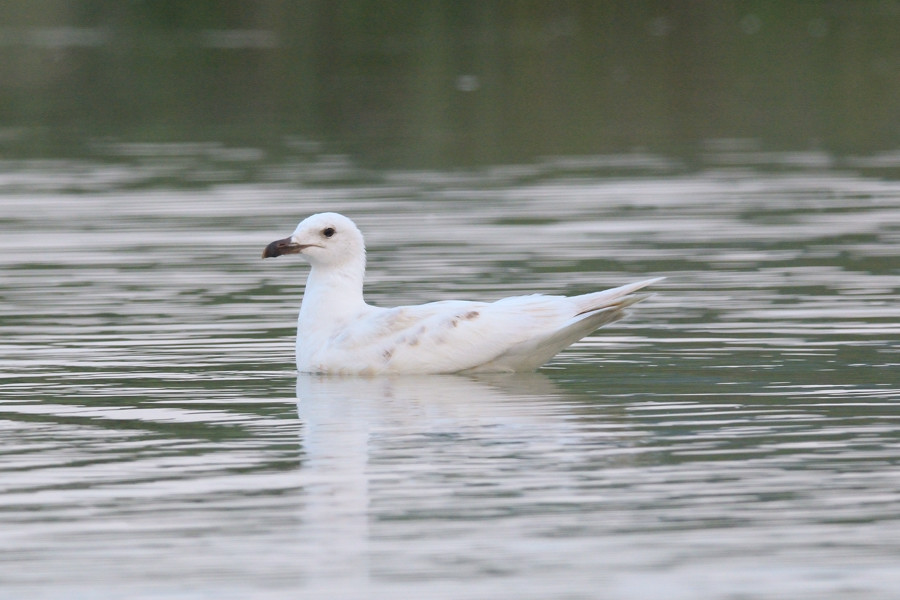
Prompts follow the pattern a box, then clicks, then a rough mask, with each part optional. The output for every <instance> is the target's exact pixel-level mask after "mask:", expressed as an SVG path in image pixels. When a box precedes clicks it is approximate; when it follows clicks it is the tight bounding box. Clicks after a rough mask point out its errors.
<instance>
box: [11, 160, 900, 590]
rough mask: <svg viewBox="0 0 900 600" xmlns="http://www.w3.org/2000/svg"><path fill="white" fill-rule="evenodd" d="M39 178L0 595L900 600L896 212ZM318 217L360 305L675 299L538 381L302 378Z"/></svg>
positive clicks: (764, 202) (547, 191)
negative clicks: (324, 217)
mask: <svg viewBox="0 0 900 600" xmlns="http://www.w3.org/2000/svg"><path fill="white" fill-rule="evenodd" d="M57 166H58V167H63V168H59V169H57V170H56V171H55V172H57V173H59V175H58V176H57V178H56V179H55V180H54V179H51V180H48V179H46V178H44V177H38V176H35V175H34V174H29V173H28V172H27V171H21V170H20V171H19V172H18V173H17V174H14V175H4V176H2V177H0V190H2V192H3V193H2V194H0V228H2V235H0V256H3V260H2V275H0V276H2V287H0V296H2V302H0V325H2V329H3V335H2V338H0V363H2V366H3V368H2V373H0V378H2V379H0V385H2V397H0V428H2V436H0V437H2V442H0V453H2V462H0V518H2V523H3V526H2V527H0V541H2V543H0V581H2V585H0V597H3V598H23V597H29V598H67V599H68V598H78V597H83V598H121V597H123V595H127V596H128V597H131V598H213V597H215V598H243V597H248V596H249V595H251V594H252V596H253V597H254V598H283V597H310V598H321V597H326V596H327V597H342V598H365V597H422V598H426V597H429V598H430V597H434V598H463V597H465V598H471V597H519V598H535V599H537V598H548V597H554V598H597V597H603V598H658V597H667V598H685V599H688V598H691V599H693V598H816V599H821V598H841V599H845V598H867V599H871V598H890V597H893V595H894V594H895V591H896V590H897V589H898V588H900V574H898V572H897V569H896V561H897V556H898V555H900V542H898V540H900V520H898V519H900V477H898V475H897V463H898V456H900V453H898V450H900V434H898V426H900V422H898V421H900V411H898V409H897V401H898V399H900V392H898V383H900V378H898V375H897V373H898V367H900V348H898V344H897V340H898V339H900V305H898V303H897V293H898V289H900V271H898V268H897V266H896V255H897V248H898V244H900V188H898V186H897V185H896V184H895V183H893V182H886V181H878V180H872V179H866V178H862V177H858V176H856V175H853V174H850V173H840V172H820V171H813V172H797V173H792V172H786V173H782V174H759V173H752V172H747V171H714V172H708V173H702V174H697V175H685V176H666V177H641V178H613V177H607V178H603V179H597V178H588V177H577V176H575V175H571V176H566V175H557V176H553V177H550V176H544V175H542V174H540V173H537V174H535V173H532V172H529V171H528V170H527V168H507V169H499V170H494V171H490V172H480V173H466V174H459V173H457V174H453V173H449V174H448V173H404V172H396V173H387V174H384V175H383V177H380V178H378V179H377V180H372V181H365V182H357V183H340V182H335V181H328V182H321V181H320V182H318V183H317V182H316V179H315V178H308V179H307V180H306V181H305V183H303V184H301V185H298V184H290V183H283V182H282V183H279V182H273V183H270V184H234V185H221V186H215V187H209V188H202V189H195V190H184V189H177V188H172V189H166V188H160V187H158V186H157V187H153V188H151V189H146V190H133V189H132V190H129V189H128V186H127V184H123V181H126V180H128V179H129V178H132V177H137V178H139V177H140V176H141V174H140V173H131V172H128V171H117V172H109V171H104V170H103V168H101V167H97V168H92V169H89V170H88V171H85V170H84V168H83V165H81V166H78V165H76V166H75V167H72V168H71V169H69V170H66V168H64V167H65V166H66V165H57ZM85 174H88V175H91V174H92V177H93V179H91V178H90V177H89V178H87V179H85ZM320 210H339V211H341V212H344V213H346V214H348V215H349V216H351V217H353V218H354V219H355V220H356V221H357V222H358V224H359V225H360V226H361V228H362V229H363V231H364V233H365V234H366V236H367V240H368V243H369V264H370V268H369V276H368V287H367V289H368V292H367V297H368V299H369V301H371V302H373V303H375V304H379V305H392V304H400V303H418V302H424V301H428V300H441V299H450V298H463V297H465V298H472V299H494V298H500V297H503V296H506V295H510V294H514V293H530V292H533V291H541V292H546V293H581V292H587V291H591V290H594V289H600V288H604V287H611V286H614V285H619V284H621V283H625V282H628V281H633V280H637V279H640V278H645V277H649V276H657V275H665V276H667V279H666V280H665V281H664V282H662V283H661V284H659V285H657V286H655V291H656V292H657V294H656V295H655V296H654V297H652V298H651V299H649V300H647V301H646V302H644V303H642V304H641V305H639V306H637V307H636V310H635V311H634V312H633V315H632V317H631V318H630V319H629V320H626V321H623V322H620V323H617V324H615V325H614V326H611V327H608V328H606V329H603V330H601V331H600V332H598V333H596V334H595V335H593V336H591V337H589V338H587V339H585V340H584V341H582V342H581V343H579V344H577V345H575V346H574V347H572V348H571V349H569V350H567V351H565V352H563V353H562V354H560V355H559V356H558V357H557V358H556V359H555V360H554V361H553V362H552V363H551V364H550V365H548V366H547V367H546V368H544V369H542V370H541V371H539V372H538V373H535V374H521V375H512V376H492V377H488V376H482V377H477V378H475V377H455V376H441V377H394V378H375V379H365V378H323V377H315V376H299V377H298V376H297V374H296V372H295V371H294V369H293V364H292V360H293V356H292V354H293V334H294V331H293V329H294V322H295V318H296V311H297V308H298V305H299V300H300V294H301V292H302V285H303V280H304V278H305V274H306V267H305V266H304V265H303V264H302V263H301V261H299V260H293V259H292V258H291V257H286V258H281V259H278V260H275V261H272V260H269V261H265V262H263V261H262V260H261V259H260V258H259V256H260V253H261V250H262V248H263V247H264V246H265V244H267V243H268V242H270V241H271V240H273V239H276V238H280V237H284V236H285V235H287V234H288V233H290V231H292V230H293V227H294V226H295V224H296V222H297V221H299V220H300V219H301V218H303V217H305V216H306V215H308V214H310V213H312V212H317V211H320Z"/></svg>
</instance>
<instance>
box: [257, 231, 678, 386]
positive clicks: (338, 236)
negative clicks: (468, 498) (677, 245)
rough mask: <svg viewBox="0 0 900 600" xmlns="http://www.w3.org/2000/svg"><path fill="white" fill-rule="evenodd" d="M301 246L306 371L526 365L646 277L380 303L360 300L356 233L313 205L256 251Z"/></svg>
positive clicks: (584, 328) (545, 356)
mask: <svg viewBox="0 0 900 600" xmlns="http://www.w3.org/2000/svg"><path fill="white" fill-rule="evenodd" d="M282 254H302V255H303V256H304V257H306V259H307V260H308V261H309V263H310V265H311V266H312V269H311V270H310V273H309V278H308V279H307V282H306V290H305V292H304V296H303V302H302V304H301V306H300V316H299V317H298V320H297V369H298V370H299V371H300V372H306V373H331V374H347V375H350V374H365V375H369V374H380V373H458V372H489V371H531V370H534V369H537V368H538V367H540V366H541V365H542V364H544V363H545V362H547V361H548V360H550V359H551V358H552V357H553V356H554V355H555V354H556V353H558V352H559V351H560V350H562V349H563V348H565V347H566V346H568V345H570V344H572V343H574V342H576V341H577V340H579V339H581V338H583V337H584V336H586V335H588V334H589V333H591V332H593V331H594V330H596V329H597V328H599V327H601V326H603V325H606V324H607V323H611V322H613V321H616V320H618V319H621V318H622V317H623V316H624V309H625V308H626V307H627V306H630V305H631V304H634V303H635V302H638V301H640V300H643V299H644V298H645V297H646V296H645V295H640V294H634V293H633V292H635V291H637V290H639V289H641V288H643V287H645V286H648V285H650V284H652V283H655V282H657V281H660V280H661V279H663V278H662V277H657V278H654V279H646V280H644V281H638V282H636V283H630V284H627V285H623V286H621V287H617V288H613V289H609V290H605V291H602V292H593V293H590V294H583V295H580V296H571V297H567V296H545V295H540V294H534V295H530V296H513V297H511V298H504V299H503V300H498V301H496V302H470V301H463V300H448V301H444V302H432V303H429V304H421V305H418V306H398V307H396V308H380V307H376V306H371V305H369V304H366V302H365V300H363V276H364V275H365V269H366V252H365V245H364V242H363V236H362V233H360V231H359V229H358V228H357V227H356V225H355V224H354V223H353V221H351V220H350V219H348V218H347V217H345V216H343V215H339V214H337V213H321V214H316V215H312V216H311V217H309V218H307V219H306V220H304V221H303V222H301V223H300V224H299V225H298V226H297V229H296V230H295V231H294V233H293V234H292V235H291V236H290V237H288V238H285V239H282V240H277V241H275V242H272V243H271V244H269V245H268V246H267V247H266V249H265V251H264V252H263V258H269V257H275V256H281V255H282Z"/></svg>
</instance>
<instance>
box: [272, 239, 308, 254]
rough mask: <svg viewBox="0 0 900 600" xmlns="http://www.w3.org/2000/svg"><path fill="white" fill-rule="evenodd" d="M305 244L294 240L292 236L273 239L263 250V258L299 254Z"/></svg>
mask: <svg viewBox="0 0 900 600" xmlns="http://www.w3.org/2000/svg"><path fill="white" fill-rule="evenodd" d="M304 248H306V246H302V245H300V244H298V243H296V242H294V240H293V238H289V237H286V238H284V239H283V240H275V241H274V242H272V243H271V244H269V245H268V246H266V249H265V250H263V253H262V257H263V258H275V257H276V256H281V255H282V254H299V253H300V252H301V251H302V250H303V249H304Z"/></svg>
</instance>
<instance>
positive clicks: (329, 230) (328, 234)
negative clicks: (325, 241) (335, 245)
mask: <svg viewBox="0 0 900 600" xmlns="http://www.w3.org/2000/svg"><path fill="white" fill-rule="evenodd" d="M322 235H324V236H325V237H331V236H333V235H334V227H326V228H325V229H323V230H322Z"/></svg>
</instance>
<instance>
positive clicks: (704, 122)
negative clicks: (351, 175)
mask: <svg viewBox="0 0 900 600" xmlns="http://www.w3.org/2000/svg"><path fill="white" fill-rule="evenodd" d="M0 14H2V19H0V22H2V27H0V81H2V82H3V86H2V88H0V153H2V156H3V157H5V158H15V157H22V156H43V157H47V156H72V155H77V156H82V155H85V154H91V155H94V156H97V155H115V156H117V157H118V158H122V155H123V154H124V155H125V156H126V157H127V156H134V155H135V154H140V153H141V150H140V148H141V147H134V146H127V147H126V150H125V151H124V152H123V149H122V146H120V144H122V143H129V144H130V143H140V142H153V143H168V142H188V141H190V142H203V141H205V142H219V143H223V144H225V145H226V146H227V147H232V146H236V147H241V148H243V147H249V148H253V149H254V150H252V151H249V152H250V153H249V154H247V151H242V152H238V153H237V154H236V155H235V154H231V155H229V156H226V157H225V160H226V161H227V160H249V161H251V162H252V161H254V160H264V159H265V158H267V157H270V156H271V155H273V154H274V155H292V156H300V157H302V156H306V155H309V154H312V155H321V154H323V153H331V152H337V153H341V154H347V155H350V156H353V157H355V158H356V159H358V160H359V161H360V162H361V163H362V164H368V165H376V166H377V165H389V166H404V167H422V166H429V167H448V166H455V165H482V164H496V163H512V162H522V161H530V160H534V159H535V158H537V157H546V156H568V155H587V156H591V155H598V154H602V155H608V154H621V153H634V152H640V153H650V154H653V155H657V156H665V157H669V158H671V159H675V160H676V162H675V165H676V166H678V167H683V166H688V167H690V166H697V165H702V164H704V163H706V162H710V161H711V162H717V163H722V162H725V163H728V162H738V163H740V162H746V160H747V158H748V154H752V155H754V156H756V158H755V159H754V160H755V161H757V162H758V161H760V160H762V161H765V160H767V159H765V155H763V158H760V153H763V152H764V151H791V152H797V151H801V152H812V153H813V155H812V158H811V159H810V158H806V159H801V160H813V161H816V160H822V158H821V157H822V156H825V157H827V158H826V159H825V160H830V159H832V158H833V157H835V156H837V157H840V156H845V155H859V154H875V153H883V152H886V151H890V150H892V149H894V148H896V147H897V142H898V138H900V118H898V116H897V115H900V106H898V104H900V42H898V37H897V35H896V31H897V30H898V28H900V4H898V3H897V2H824V1H813V2H740V1H726V2H714V1H711V0H707V1H698V2H663V1H639V2H633V1H630V0H619V1H611V2H602V3H600V2H591V1H570V2H553V3H495V2H449V1H448V2H440V1H438V2H427V3H422V2H410V1H393V2H373V1H352V2H337V3H336V2H327V1H311V2H288V1H284V0H280V1H271V2H254V3H249V2H236V1H231V2H170V1H165V2H160V1H135V2H127V3H122V2H102V1H89V0H81V1H76V2H66V1H63V0H48V1H46V2H41V3H34V2H28V1H25V0H10V1H9V2H6V3H4V5H3V8H2V9H0ZM818 153H823V154H818ZM163 154H165V153H163ZM889 156H890V155H889ZM170 158H171V157H170ZM888 162H889V163H890V166H891V167H892V168H893V167H895V166H896V160H893V159H890V158H888ZM656 166H657V167H659V166H660V165H656ZM662 166H666V163H663V165H662Z"/></svg>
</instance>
